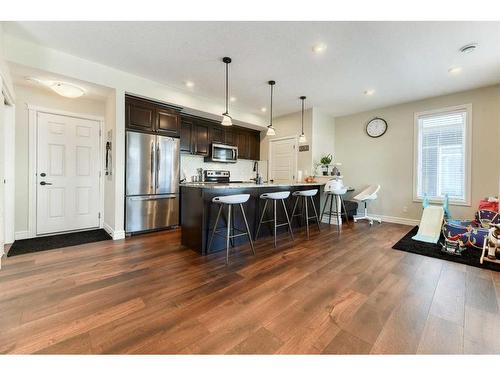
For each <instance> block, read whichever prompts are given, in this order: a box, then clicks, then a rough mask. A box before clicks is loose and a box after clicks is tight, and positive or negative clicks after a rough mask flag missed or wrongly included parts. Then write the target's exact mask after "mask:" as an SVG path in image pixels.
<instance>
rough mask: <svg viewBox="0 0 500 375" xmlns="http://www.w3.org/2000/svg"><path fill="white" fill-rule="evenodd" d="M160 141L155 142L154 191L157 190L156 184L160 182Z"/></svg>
mask: <svg viewBox="0 0 500 375" xmlns="http://www.w3.org/2000/svg"><path fill="white" fill-rule="evenodd" d="M159 174H160V143H159V142H158V143H157V144H156V191H158V185H159V184H160V177H159V176H158V175H159Z"/></svg>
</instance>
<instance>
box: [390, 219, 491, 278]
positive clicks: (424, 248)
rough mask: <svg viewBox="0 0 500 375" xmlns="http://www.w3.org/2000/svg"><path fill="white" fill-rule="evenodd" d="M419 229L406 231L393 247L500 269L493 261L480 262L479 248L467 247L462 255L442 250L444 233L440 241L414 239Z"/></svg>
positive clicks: (481, 266)
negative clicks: (429, 241)
mask: <svg viewBox="0 0 500 375" xmlns="http://www.w3.org/2000/svg"><path fill="white" fill-rule="evenodd" d="M417 231H418V226H416V227H414V228H413V229H412V230H411V231H409V232H408V233H406V235H405V236H404V237H403V238H401V239H400V240H399V241H398V242H397V243H396V244H395V245H394V246H393V247H392V248H393V249H396V250H402V251H407V252H409V253H415V254H420V255H425V256H428V257H432V258H438V259H444V260H449V261H451V262H457V263H462V264H467V265H469V266H473V267H479V268H486V269H489V270H493V271H500V264H496V263H491V262H484V263H483V264H481V263H479V260H480V259H481V250H479V249H474V248H467V249H466V250H464V251H463V252H462V254H461V255H451V254H447V253H444V252H442V251H441V245H440V243H444V237H443V235H442V234H441V237H440V238H439V241H438V243H437V244H433V243H426V242H420V241H415V240H413V239H412V237H413V236H414V235H415V234H417Z"/></svg>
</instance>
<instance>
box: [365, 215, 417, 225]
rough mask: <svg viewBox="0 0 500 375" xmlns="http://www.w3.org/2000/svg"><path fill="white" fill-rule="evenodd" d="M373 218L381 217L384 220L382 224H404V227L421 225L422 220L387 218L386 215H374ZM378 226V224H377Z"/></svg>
mask: <svg viewBox="0 0 500 375" xmlns="http://www.w3.org/2000/svg"><path fill="white" fill-rule="evenodd" d="M373 216H376V217H379V218H380V219H382V222H383V223H384V222H385V223H394V224H403V225H411V226H415V225H419V224H420V220H416V219H408V218H406V217H397V216H386V215H377V214H373ZM377 225H378V224H377Z"/></svg>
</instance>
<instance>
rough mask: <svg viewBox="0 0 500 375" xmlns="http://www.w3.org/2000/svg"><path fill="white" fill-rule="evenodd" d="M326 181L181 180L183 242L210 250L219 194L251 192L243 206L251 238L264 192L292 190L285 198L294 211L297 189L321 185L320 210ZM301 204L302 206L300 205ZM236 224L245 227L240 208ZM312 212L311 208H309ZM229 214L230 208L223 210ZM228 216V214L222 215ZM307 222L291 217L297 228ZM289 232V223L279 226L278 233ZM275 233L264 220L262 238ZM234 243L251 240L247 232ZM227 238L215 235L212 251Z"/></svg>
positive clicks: (199, 249) (281, 215) (280, 218)
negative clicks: (249, 181)
mask: <svg viewBox="0 0 500 375" xmlns="http://www.w3.org/2000/svg"><path fill="white" fill-rule="evenodd" d="M323 185H324V183H321V182H314V183H305V182H303V183H265V184H255V183H196V182H195V183H185V184H181V185H180V186H181V228H182V234H181V241H182V244H183V245H184V246H187V247H189V248H190V249H193V250H195V251H197V252H199V253H200V254H202V255H206V254H207V245H208V240H209V235H210V234H211V232H212V229H213V225H214V223H215V219H216V216H217V210H218V208H219V206H218V205H217V204H214V203H212V198H214V197H216V196H219V195H231V194H250V199H249V200H248V202H246V203H245V204H244V205H243V207H244V209H245V214H246V216H247V219H248V225H249V227H250V232H251V234H252V239H253V238H255V232H256V230H257V225H258V223H259V219H260V215H261V213H262V209H263V207H264V202H263V200H262V199H260V198H259V197H260V195H261V194H263V193H270V192H276V191H290V198H288V199H287V200H285V202H286V204H287V210H288V214H289V215H291V214H292V209H293V203H295V197H292V196H291V193H293V192H294V191H298V190H309V189H318V190H319V192H318V194H317V195H316V196H314V197H313V200H314V204H315V206H316V210H317V211H318V214H319V213H320V207H319V205H320V194H321V193H322V186H323ZM299 207H300V206H299ZM235 212H237V213H236V215H235V226H236V228H244V222H243V217H242V216H241V213H240V212H239V210H235ZM267 212H268V217H269V218H270V217H271V215H272V211H271V209H270V208H268V210H267ZM310 212H312V210H311V211H310ZM224 214H227V210H224ZM277 216H278V222H286V218H285V215H284V213H283V210H282V209H279V208H278V213H277ZM223 217H224V218H225V215H224V216H223ZM222 225H225V219H223V220H221V221H219V227H220V226H222ZM302 225H305V220H303V219H302V220H299V218H295V219H294V220H292V227H293V228H297V227H299V226H302ZM282 232H286V227H284V226H283V227H280V228H279V229H278V233H282ZM270 235H272V230H271V226H270V225H268V224H263V225H262V227H261V230H260V233H259V238H263V237H266V236H270ZM234 242H235V246H238V245H241V244H243V243H245V242H248V238H247V237H246V236H241V237H237V238H235V239H234ZM225 246H226V244H225V239H224V238H223V237H220V236H214V240H213V244H212V248H211V250H210V252H212V253H213V252H217V251H221V250H224V249H225Z"/></svg>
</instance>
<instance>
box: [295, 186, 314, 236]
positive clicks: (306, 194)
mask: <svg viewBox="0 0 500 375" xmlns="http://www.w3.org/2000/svg"><path fill="white" fill-rule="evenodd" d="M316 194H318V189H311V190H298V191H295V192H294V193H293V194H292V195H293V196H294V197H297V199H296V200H295V205H294V206H293V211H292V216H291V218H292V220H293V218H294V217H297V218H300V217H302V216H304V217H305V219H306V234H307V239H309V220H310V219H315V220H316V224H317V225H318V231H320V232H321V227H320V225H319V217H318V212H317V211H316V204H314V199H313V197H314V196H315V195H316ZM301 198H302V212H300V213H298V214H295V212H296V210H297V206H298V204H299V200H300V199H301ZM307 198H309V200H310V201H311V205H312V207H313V209H314V216H309V209H308V207H307V206H308V203H307Z"/></svg>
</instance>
